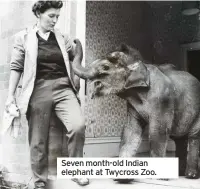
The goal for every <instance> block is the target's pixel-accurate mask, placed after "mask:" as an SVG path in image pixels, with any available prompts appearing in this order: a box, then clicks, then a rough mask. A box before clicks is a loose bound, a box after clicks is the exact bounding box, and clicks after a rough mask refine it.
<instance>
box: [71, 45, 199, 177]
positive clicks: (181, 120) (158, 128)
mask: <svg viewBox="0 0 200 189" xmlns="http://www.w3.org/2000/svg"><path fill="white" fill-rule="evenodd" d="M76 48H77V49H76V50H77V51H79V50H80V48H81V46H80V44H79V43H78V42H77V47H76ZM73 69H74V71H75V73H76V74H77V75H79V76H80V77H82V78H83V79H89V80H90V81H91V83H92V84H93V86H94V91H93V95H92V96H93V97H95V96H101V95H107V94H116V95H118V96H119V97H121V98H123V99H126V100H127V103H128V124H127V125H126V126H124V128H123V134H122V140H121V145H120V153H119V156H120V157H133V156H134V155H135V154H136V153H137V150H138V147H139V145H140V142H141V139H142V133H143V132H144V129H145V127H147V126H148V127H149V141H150V154H151V156H152V157H164V156H165V155H166V147H167V141H168V139H169V137H171V138H172V139H173V140H174V141H175V144H176V156H177V157H179V169H180V170H179V174H180V175H183V174H184V175H186V177H187V178H190V179H196V178H198V157H199V147H200V82H199V81H198V80H197V79H196V78H195V77H193V76H192V75H190V74H189V73H187V72H184V71H178V70H176V69H175V68H174V67H173V66H172V65H161V66H155V65H152V64H148V63H145V61H144V60H143V59H142V57H141V55H140V53H139V52H138V51H137V50H135V49H134V48H131V47H129V46H127V45H122V47H121V48H120V49H119V50H117V51H115V52H112V53H109V54H107V56H105V57H104V58H102V59H98V60H96V61H95V62H93V63H92V64H91V65H90V67H89V68H83V67H81V66H80V65H79V64H78V61H77V63H76V62H75V64H74V65H73ZM187 149H188V153H187Z"/></svg>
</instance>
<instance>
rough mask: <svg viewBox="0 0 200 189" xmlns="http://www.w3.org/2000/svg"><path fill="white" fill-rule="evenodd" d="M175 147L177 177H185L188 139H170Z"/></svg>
mask: <svg viewBox="0 0 200 189" xmlns="http://www.w3.org/2000/svg"><path fill="white" fill-rule="evenodd" d="M171 138H172V139H173V140H174V142H175V145H176V154H175V155H176V157H178V158H179V176H185V170H186V164H187V147H188V137H181V138H174V137H171Z"/></svg>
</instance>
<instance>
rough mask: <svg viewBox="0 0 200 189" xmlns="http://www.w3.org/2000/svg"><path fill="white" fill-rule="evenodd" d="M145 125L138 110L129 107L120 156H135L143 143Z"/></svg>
mask: <svg viewBox="0 0 200 189" xmlns="http://www.w3.org/2000/svg"><path fill="white" fill-rule="evenodd" d="M142 133H143V127H142V126H141V122H140V119H139V117H138V115H137V114H136V112H135V111H134V110H133V109H131V108H128V122H127V125H126V126H125V127H124V128H123V132H122V138H121V143H120V152H119V157H134V156H135V155H136V153H137V150H138V148H139V146H140V144H141V140H142Z"/></svg>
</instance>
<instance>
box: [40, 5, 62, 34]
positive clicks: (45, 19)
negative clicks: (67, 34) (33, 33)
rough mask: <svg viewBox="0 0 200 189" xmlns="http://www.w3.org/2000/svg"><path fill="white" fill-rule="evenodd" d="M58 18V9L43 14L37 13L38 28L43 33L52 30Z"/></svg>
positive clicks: (48, 10)
mask: <svg viewBox="0 0 200 189" xmlns="http://www.w3.org/2000/svg"><path fill="white" fill-rule="evenodd" d="M59 16H60V9H55V8H50V9H47V10H46V11H45V12H44V13H39V15H38V18H39V26H40V27H41V29H42V30H43V31H44V32H48V31H50V30H52V29H53V28H54V26H55V25H56V23H57V21H58V17H59Z"/></svg>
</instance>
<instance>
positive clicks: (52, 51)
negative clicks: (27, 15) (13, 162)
mask: <svg viewBox="0 0 200 189" xmlns="http://www.w3.org/2000/svg"><path fill="white" fill-rule="evenodd" d="M62 6H63V3H62V1H37V2H36V3H35V4H34V5H33V7H32V11H33V13H34V14H35V16H36V17H37V19H38V23H37V25H36V26H34V27H33V28H29V29H26V30H24V31H21V32H19V33H18V34H17V35H16V37H15V42H14V48H13V53H12V57H11V66H10V67H11V74H10V81H9V94H8V99H7V103H6V107H7V109H8V107H9V106H10V105H11V104H12V103H16V102H15V97H14V94H15V90H16V87H17V85H18V83H19V80H20V77H21V75H22V73H23V77H22V90H21V95H20V97H21V98H20V100H19V103H18V104H17V105H18V106H19V108H20V113H21V114H22V115H23V114H26V116H27V119H28V124H29V144H30V155H31V168H32V172H33V175H34V179H35V188H37V189H38V188H40V189H44V188H45V186H46V182H47V174H48V159H47V158H48V154H47V145H48V131H49V120H50V117H51V112H52V109H53V110H54V111H55V113H56V115H57V117H58V118H59V119H60V120H61V121H62V122H63V124H64V125H65V127H66V129H67V132H68V133H67V137H68V153H69V156H70V157H82V156H83V145H84V140H85V125H84V119H83V116H82V114H81V108H80V105H79V102H78V100H77V96H76V93H77V91H78V89H77V87H76V85H75V80H76V78H75V77H74V75H73V72H72V70H71V63H70V60H73V58H74V55H75V57H76V58H77V57H78V59H79V61H81V60H82V54H81V55H80V54H75V52H76V48H74V47H73V45H72V43H70V40H69V38H68V37H67V36H63V35H62V34H61V33H60V32H59V31H58V30H56V29H54V26H55V24H56V22H57V21H58V17H59V15H60V9H61V8H62ZM81 53H82V52H81ZM74 181H76V182H77V183H78V184H80V185H86V184H88V183H89V181H88V179H86V178H85V179H75V180H74Z"/></svg>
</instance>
